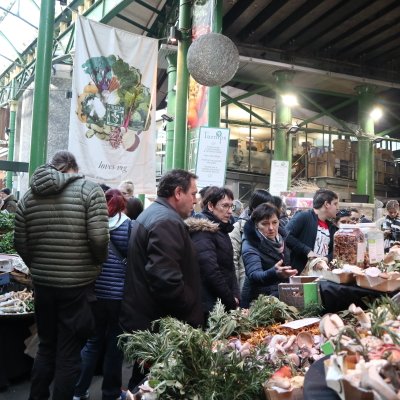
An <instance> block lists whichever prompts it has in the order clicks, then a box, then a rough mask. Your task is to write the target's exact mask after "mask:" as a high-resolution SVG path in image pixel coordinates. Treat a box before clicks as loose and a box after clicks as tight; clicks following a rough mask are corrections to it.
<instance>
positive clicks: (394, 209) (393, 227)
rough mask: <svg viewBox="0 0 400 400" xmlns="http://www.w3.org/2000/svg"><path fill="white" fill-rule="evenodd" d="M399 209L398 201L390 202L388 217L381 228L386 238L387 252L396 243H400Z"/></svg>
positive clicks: (387, 210)
mask: <svg viewBox="0 0 400 400" xmlns="http://www.w3.org/2000/svg"><path fill="white" fill-rule="evenodd" d="M399 208H400V206H399V202H398V201H397V200H389V201H388V202H387V203H386V216H385V218H384V219H383V221H382V222H381V226H380V229H382V230H383V234H384V238H385V243H384V245H385V252H388V251H389V249H390V247H392V246H393V243H394V242H397V241H400V215H399Z"/></svg>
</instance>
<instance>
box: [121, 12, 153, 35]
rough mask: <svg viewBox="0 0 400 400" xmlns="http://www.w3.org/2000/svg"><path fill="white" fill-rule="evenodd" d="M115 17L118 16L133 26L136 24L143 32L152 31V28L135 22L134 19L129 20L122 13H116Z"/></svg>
mask: <svg viewBox="0 0 400 400" xmlns="http://www.w3.org/2000/svg"><path fill="white" fill-rule="evenodd" d="M116 17H117V18H119V19H122V20H123V21H125V22H128V24H131V25H133V26H136V27H137V28H139V29H142V30H143V31H145V32H147V33H152V30H151V29H149V28H147V27H146V26H144V25H141V24H139V23H138V22H136V21H133V20H131V19H130V18H127V17H125V16H124V15H121V14H117V15H116Z"/></svg>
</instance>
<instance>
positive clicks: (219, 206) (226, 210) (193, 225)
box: [186, 186, 240, 318]
mask: <svg viewBox="0 0 400 400" xmlns="http://www.w3.org/2000/svg"><path fill="white" fill-rule="evenodd" d="M233 199H234V197H233V193H232V191H231V190H230V189H228V188H223V187H216V186H211V187H209V188H208V190H207V191H206V193H205V195H204V199H203V210H202V212H201V213H199V214H197V215H196V218H189V219H188V220H186V224H187V225H188V227H189V231H190V235H191V238H192V240H193V243H194V246H195V248H196V250H197V257H198V262H199V266H200V274H201V282H202V301H203V311H204V314H205V316H206V318H207V317H208V314H209V313H210V311H211V310H212V309H213V308H214V306H215V304H216V302H217V300H218V299H220V300H221V302H222V304H223V305H224V306H225V309H226V310H234V309H235V308H236V307H237V306H238V305H239V296H240V294H239V288H238V283H237V279H236V275H235V266H234V264H233V249H232V243H231V240H230V238H229V235H228V234H229V232H231V231H232V230H233V225H232V223H231V217H232V207H233Z"/></svg>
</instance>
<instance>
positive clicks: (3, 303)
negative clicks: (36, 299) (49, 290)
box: [0, 289, 33, 315]
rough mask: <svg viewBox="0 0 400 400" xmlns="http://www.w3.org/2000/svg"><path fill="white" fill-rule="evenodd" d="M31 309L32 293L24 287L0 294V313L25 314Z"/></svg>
mask: <svg viewBox="0 0 400 400" xmlns="http://www.w3.org/2000/svg"><path fill="white" fill-rule="evenodd" d="M32 311H33V295H32V292H31V291H28V290H27V289H24V290H22V291H19V292H8V293H5V294H3V295H0V315H10V314H26V313H29V312H32Z"/></svg>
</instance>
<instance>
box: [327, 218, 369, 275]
mask: <svg viewBox="0 0 400 400" xmlns="http://www.w3.org/2000/svg"><path fill="white" fill-rule="evenodd" d="M365 251H366V242H365V237H364V234H363V233H362V232H361V230H360V229H359V228H358V227H357V226H356V225H350V224H342V225H340V228H339V230H338V231H337V232H336V233H335V235H334V237H333V257H334V258H336V259H337V260H338V261H339V262H341V263H344V264H350V265H356V266H357V267H360V268H364V258H365Z"/></svg>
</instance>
